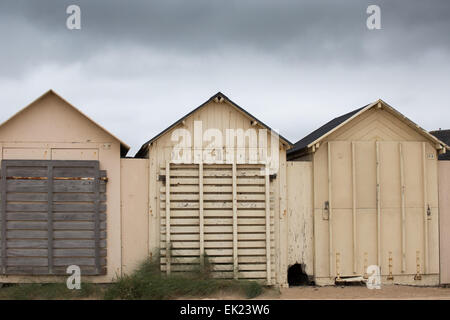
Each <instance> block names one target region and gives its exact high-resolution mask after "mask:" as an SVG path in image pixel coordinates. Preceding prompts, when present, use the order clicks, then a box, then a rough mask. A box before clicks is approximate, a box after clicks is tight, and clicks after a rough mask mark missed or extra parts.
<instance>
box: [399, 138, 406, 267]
mask: <svg viewBox="0 0 450 320" xmlns="http://www.w3.org/2000/svg"><path fill="white" fill-rule="evenodd" d="M398 151H399V158H400V194H401V205H402V222H401V226H402V273H405V272H406V208H405V169H404V156H403V145H402V143H401V142H400V143H399V144H398Z"/></svg>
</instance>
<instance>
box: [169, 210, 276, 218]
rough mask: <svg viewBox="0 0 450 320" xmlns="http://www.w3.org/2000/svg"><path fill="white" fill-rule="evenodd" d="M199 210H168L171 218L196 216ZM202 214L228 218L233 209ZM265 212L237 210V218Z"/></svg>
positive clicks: (264, 214) (259, 216)
mask: <svg viewBox="0 0 450 320" xmlns="http://www.w3.org/2000/svg"><path fill="white" fill-rule="evenodd" d="M165 216H166V212H165V211H162V212H161V217H165ZM198 216H199V211H198V210H196V209H192V210H172V211H170V217H171V218H180V217H194V218H195V217H198ZM203 216H204V217H205V218H209V217H220V218H230V217H233V211H232V210H231V209H226V210H204V211H203ZM265 216H266V212H265V210H257V209H255V210H248V209H246V210H238V218H246V217H249V218H250V217H252V218H265ZM273 216H274V211H273V210H271V217H272V218H273Z"/></svg>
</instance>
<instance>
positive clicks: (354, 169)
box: [352, 141, 357, 273]
mask: <svg viewBox="0 0 450 320" xmlns="http://www.w3.org/2000/svg"><path fill="white" fill-rule="evenodd" d="M352 223H353V231H352V236H353V273H356V271H357V258H356V255H357V243H356V162H355V142H354V141H352Z"/></svg>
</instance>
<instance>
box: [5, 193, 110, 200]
mask: <svg viewBox="0 0 450 320" xmlns="http://www.w3.org/2000/svg"><path fill="white" fill-rule="evenodd" d="M47 196H48V193H11V192H8V193H7V195H6V199H7V200H8V201H16V202H19V201H47V200H48V199H47ZM94 200H95V194H94V193H53V201H70V202H78V201H79V202H90V201H94ZM100 201H106V194H105V193H101V194H100Z"/></svg>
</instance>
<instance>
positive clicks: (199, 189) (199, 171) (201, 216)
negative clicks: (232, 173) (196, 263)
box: [198, 162, 205, 267]
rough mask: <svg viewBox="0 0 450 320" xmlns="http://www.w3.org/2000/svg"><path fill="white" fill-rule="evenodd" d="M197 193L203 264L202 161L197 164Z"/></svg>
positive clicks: (203, 259)
mask: <svg viewBox="0 0 450 320" xmlns="http://www.w3.org/2000/svg"><path fill="white" fill-rule="evenodd" d="M198 195H199V204H198V207H199V218H200V265H201V266H202V267H203V266H204V265H205V231H204V225H205V222H204V216H203V163H202V162H200V163H199V165H198Z"/></svg>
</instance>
